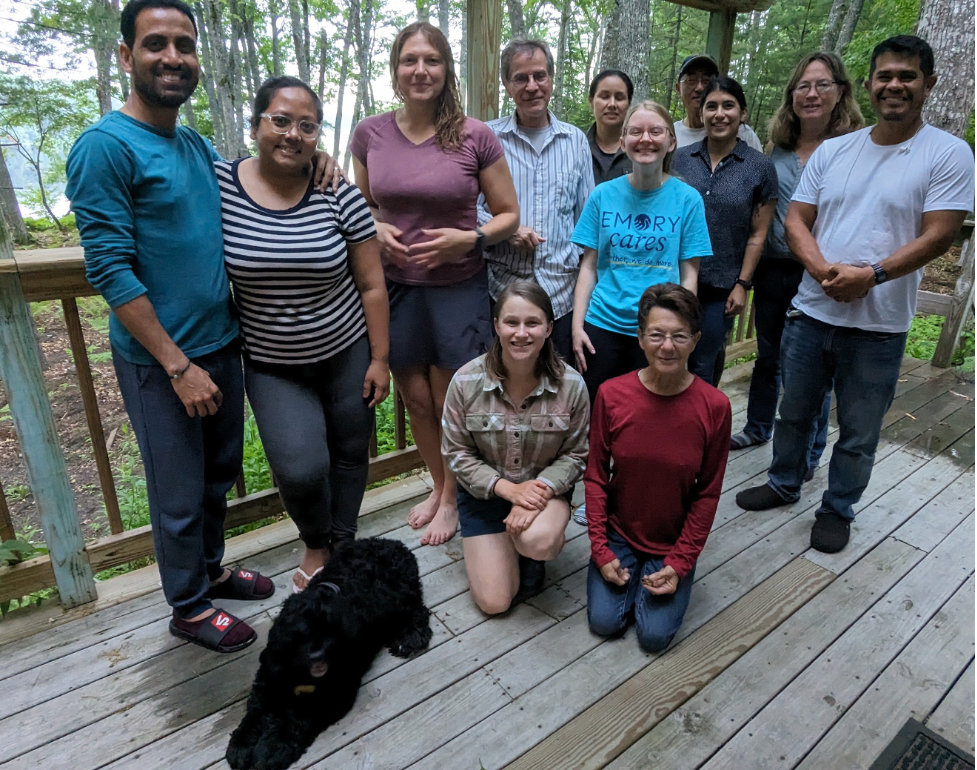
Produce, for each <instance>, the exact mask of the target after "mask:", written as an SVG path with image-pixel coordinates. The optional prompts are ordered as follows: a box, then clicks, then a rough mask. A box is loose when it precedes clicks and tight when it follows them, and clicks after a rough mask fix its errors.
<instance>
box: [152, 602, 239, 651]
mask: <svg viewBox="0 0 977 770" xmlns="http://www.w3.org/2000/svg"><path fill="white" fill-rule="evenodd" d="M235 629H239V630H240V631H245V630H247V631H250V632H251V633H250V634H248V635H247V636H246V637H244V639H243V640H241V641H238V642H235V643H233V644H223V642H224V640H225V639H226V638H227V636H228V635H229V634H230V633H231V631H233V630H235ZM170 633H171V634H173V636H175V637H177V638H178V639H184V640H185V641H188V642H191V643H193V644H198V645H200V646H201V647H204V648H206V649H208V650H213V651H214V652H238V651H239V650H243V649H244V648H245V647H249V646H250V645H252V644H254V642H255V640H256V639H257V638H258V633H257V632H256V631H255V630H254V629H253V628H251V627H250V626H249V625H248V624H247V623H245V622H244V621H243V620H241V619H240V618H236V617H234V616H233V615H232V614H231V613H229V612H226V611H224V610H217V611H216V612H214V614H213V615H211V616H210V617H208V618H204V619H203V620H197V621H191V620H178V619H177V618H171V619H170ZM234 636H235V637H240V633H237V634H234Z"/></svg>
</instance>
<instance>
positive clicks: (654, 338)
mask: <svg viewBox="0 0 977 770" xmlns="http://www.w3.org/2000/svg"><path fill="white" fill-rule="evenodd" d="M643 336H644V338H645V339H646V340H648V342H650V343H651V344H652V345H663V344H664V343H665V340H671V341H672V344H673V345H675V347H678V348H682V347H685V346H686V345H689V344H691V343H692V335H691V334H686V333H685V332H672V333H669V332H660V331H650V332H644V335H643Z"/></svg>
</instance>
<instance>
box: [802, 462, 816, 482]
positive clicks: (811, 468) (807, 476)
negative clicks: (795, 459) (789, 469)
mask: <svg viewBox="0 0 977 770" xmlns="http://www.w3.org/2000/svg"><path fill="white" fill-rule="evenodd" d="M817 470H818V466H817V465H808V466H807V470H806V471H804V482H805V483H807V482H808V481H811V480H812V479H813V478H814V474H815V473H816V472H817Z"/></svg>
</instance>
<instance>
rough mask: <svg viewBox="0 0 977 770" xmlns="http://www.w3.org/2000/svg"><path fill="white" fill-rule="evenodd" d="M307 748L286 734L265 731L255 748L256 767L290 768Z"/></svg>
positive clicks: (258, 768) (267, 769) (277, 769)
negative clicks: (294, 741)
mask: <svg viewBox="0 0 977 770" xmlns="http://www.w3.org/2000/svg"><path fill="white" fill-rule="evenodd" d="M305 749H306V747H305V746H299V745H297V744H296V743H293V742H291V741H289V740H288V739H286V738H285V736H281V735H275V734H274V733H271V732H268V733H265V734H264V735H263V736H262V737H261V740H260V741H258V745H257V746H255V748H254V767H255V768H257V770H288V768H289V767H291V766H292V765H293V764H295V763H296V762H298V760H299V757H301V756H302V755H303V754H304V753H305Z"/></svg>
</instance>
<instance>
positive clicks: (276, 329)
mask: <svg viewBox="0 0 977 770" xmlns="http://www.w3.org/2000/svg"><path fill="white" fill-rule="evenodd" d="M240 162H241V161H240V160H237V161H234V162H233V163H229V162H227V161H220V162H218V163H215V164H214V165H215V168H216V170H217V182H218V185H219V186H220V194H221V220H222V223H223V230H224V260H225V264H226V266H227V273H228V276H229V277H230V279H231V282H232V284H233V286H234V302H235V304H236V305H237V309H238V312H239V313H240V321H241V334H242V337H243V340H244V349H245V350H246V351H247V352H248V355H249V356H250V357H251V358H252V359H254V360H256V361H264V362H268V363H276V364H309V363H314V362H316V361H322V360H324V359H327V358H329V357H330V356H333V355H335V354H336V353H338V352H339V351H341V350H343V349H344V348H346V347H348V346H349V345H351V344H353V343H354V342H355V341H356V340H358V339H359V338H360V337H361V336H363V334H365V333H366V317H365V316H364V315H363V302H362V300H361V299H360V294H359V291H358V289H357V288H356V284H355V282H354V281H353V274H352V271H351V269H350V264H349V258H348V253H347V248H346V245H347V243H354V244H355V243H362V242H363V241H367V240H369V239H370V238H373V237H374V236H375V235H376V229H375V228H374V225H373V218H372V217H371V216H370V209H369V207H368V206H367V204H366V200H365V199H364V198H363V195H362V194H361V193H360V191H359V189H357V188H356V187H355V186H354V185H351V184H347V183H345V182H341V183H340V186H339V190H338V192H336V193H333V192H332V191H331V190H330V191H328V192H326V193H320V192H318V191H316V190H314V189H313V188H312V185H311V184H310V185H309V190H308V192H307V193H306V194H305V197H304V198H303V199H302V201H301V202H300V203H299V204H298V205H297V206H294V207H292V208H290V209H285V210H282V211H273V210H270V209H266V208H263V207H262V206H259V205H258V204H256V203H255V202H254V201H253V200H252V199H251V197H250V196H249V195H248V194H247V192H245V190H244V188H243V187H242V186H241V182H240V178H239V177H238V166H239V164H240Z"/></svg>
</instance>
